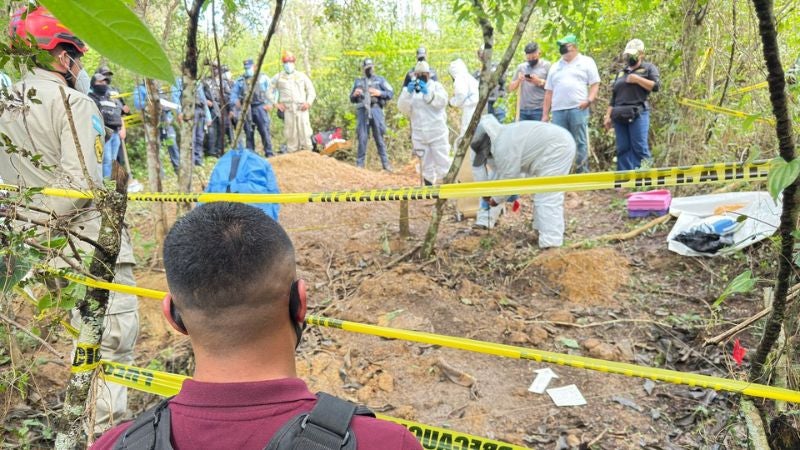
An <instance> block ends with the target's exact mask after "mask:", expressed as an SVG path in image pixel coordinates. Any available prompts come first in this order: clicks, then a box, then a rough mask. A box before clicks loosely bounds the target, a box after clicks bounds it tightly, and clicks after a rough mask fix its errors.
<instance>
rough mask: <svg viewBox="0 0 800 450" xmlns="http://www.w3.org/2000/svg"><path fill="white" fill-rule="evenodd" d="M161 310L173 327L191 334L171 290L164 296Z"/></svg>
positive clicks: (180, 331) (182, 332) (183, 332)
mask: <svg viewBox="0 0 800 450" xmlns="http://www.w3.org/2000/svg"><path fill="white" fill-rule="evenodd" d="M161 312H163V313H164V318H165V319H167V322H169V324H170V325H171V326H172V328H174V329H175V330H177V331H178V332H179V333H181V334H185V335H188V334H189V331H187V330H186V325H184V324H183V319H182V318H181V314H180V312H178V309H177V308H175V303H174V302H173V300H172V294H170V293H169V292H168V293H167V295H165V296H164V300H162V301H161Z"/></svg>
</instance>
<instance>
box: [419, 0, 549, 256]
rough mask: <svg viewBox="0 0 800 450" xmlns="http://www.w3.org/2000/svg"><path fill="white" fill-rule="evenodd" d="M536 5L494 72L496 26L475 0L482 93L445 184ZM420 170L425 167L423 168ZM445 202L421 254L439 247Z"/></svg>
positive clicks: (439, 203)
mask: <svg viewBox="0 0 800 450" xmlns="http://www.w3.org/2000/svg"><path fill="white" fill-rule="evenodd" d="M535 6H536V0H528V1H527V2H526V3H525V6H523V8H522V12H521V14H520V18H519V22H517V27H516V29H515V30H514V35H513V36H512V37H511V42H510V43H509V44H508V48H506V51H505V53H504V54H503V58H502V59H501V60H500V64H498V66H497V70H495V72H494V74H492V70H491V65H492V53H493V48H494V27H492V24H491V23H490V22H489V19H488V18H487V17H488V16H487V14H486V11H485V10H484V8H483V4H482V3H481V1H480V0H473V2H472V9H473V12H474V13H475V15H476V17H477V21H478V24H479V25H480V26H481V29H482V30H483V57H482V60H481V64H482V67H481V80H480V86H479V88H478V90H479V93H480V95H479V97H478V104H477V106H476V107H475V113H474V114H473V115H472V119H470V122H469V126H467V130H466V132H464V136H463V137H462V138H461V142H460V143H459V146H458V149H457V150H456V154H455V156H454V157H453V164H451V165H450V170H449V171H448V172H447V175H446V176H445V177H444V184H450V183H453V182H454V181H455V179H456V176H457V175H458V171H459V170H460V169H461V164H462V162H463V161H464V155H466V154H467V150H468V149H469V144H470V142H471V141H472V136H473V135H474V134H475V129H476V128H477V127H478V122H480V120H481V116H482V115H483V109H484V108H485V107H486V103H487V102H488V99H489V92H490V91H491V90H492V89H494V87H495V86H496V85H497V82H498V81H499V80H500V77H501V76H503V74H505V72H506V70H507V69H508V65H509V63H510V62H511V58H513V57H514V52H516V51H517V46H518V45H519V41H520V39H522V34H523V33H524V32H525V28H526V27H527V25H528V21H529V20H530V18H531V14H532V13H533V9H534V7H535ZM420 170H422V169H421V168H420ZM446 203H447V200H443V199H438V200H436V206H435V207H434V209H433V216H432V218H431V223H430V225H429V226H428V231H427V232H426V234H425V242H424V243H423V244H422V251H421V255H420V256H421V257H422V258H423V259H428V258H430V257H431V256H432V255H433V251H434V247H435V246H436V236H437V234H438V233H439V224H440V223H441V221H442V212H443V210H444V205H445V204H446Z"/></svg>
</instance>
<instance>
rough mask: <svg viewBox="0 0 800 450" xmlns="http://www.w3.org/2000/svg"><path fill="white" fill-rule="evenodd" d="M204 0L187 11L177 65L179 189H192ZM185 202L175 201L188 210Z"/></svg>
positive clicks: (200, 124)
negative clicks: (181, 57)
mask: <svg viewBox="0 0 800 450" xmlns="http://www.w3.org/2000/svg"><path fill="white" fill-rule="evenodd" d="M205 2H206V0H194V2H193V3H192V7H191V9H189V11H188V15H189V25H188V28H187V30H186V56H185V57H184V60H183V65H182V66H181V82H182V84H183V87H182V89H181V113H182V115H183V120H181V121H178V124H179V126H178V129H179V130H180V131H179V133H180V139H179V141H180V153H181V165H180V168H179V169H178V187H179V189H180V190H181V191H182V192H186V193H189V192H192V172H193V171H194V161H193V160H192V159H193V158H192V144H193V142H194V127H196V126H203V125H204V124H203V123H195V111H194V109H195V99H196V98H197V87H198V84H197V27H198V22H199V21H200V11H201V9H202V7H203V4H205ZM189 208H190V205H189V204H188V203H179V204H178V209H180V210H184V211H188V210H189Z"/></svg>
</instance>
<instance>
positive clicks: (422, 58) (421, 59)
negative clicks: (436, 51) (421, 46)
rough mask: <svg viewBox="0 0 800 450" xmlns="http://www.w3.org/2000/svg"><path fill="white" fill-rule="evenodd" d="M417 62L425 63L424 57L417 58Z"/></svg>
mask: <svg viewBox="0 0 800 450" xmlns="http://www.w3.org/2000/svg"><path fill="white" fill-rule="evenodd" d="M417 61H425V57H424V56H417Z"/></svg>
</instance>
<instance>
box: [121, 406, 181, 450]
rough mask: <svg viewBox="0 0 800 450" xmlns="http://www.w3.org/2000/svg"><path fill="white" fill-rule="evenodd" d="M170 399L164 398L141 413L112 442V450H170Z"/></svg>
mask: <svg viewBox="0 0 800 450" xmlns="http://www.w3.org/2000/svg"><path fill="white" fill-rule="evenodd" d="M170 400H171V398H166V399H164V400H162V401H161V402H159V403H158V404H157V405H156V406H155V407H153V408H150V409H148V410H147V411H145V412H143V413H141V414H140V415H139V416H138V417H137V418H136V420H134V422H133V424H132V425H131V426H130V427H128V429H127V430H125V434H123V435H122V436H121V437H120V438H119V439H118V440H117V442H116V443H115V444H114V450H122V449H125V450H172V443H171V442H170V437H171V434H172V423H171V420H170V414H169V401H170Z"/></svg>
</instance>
